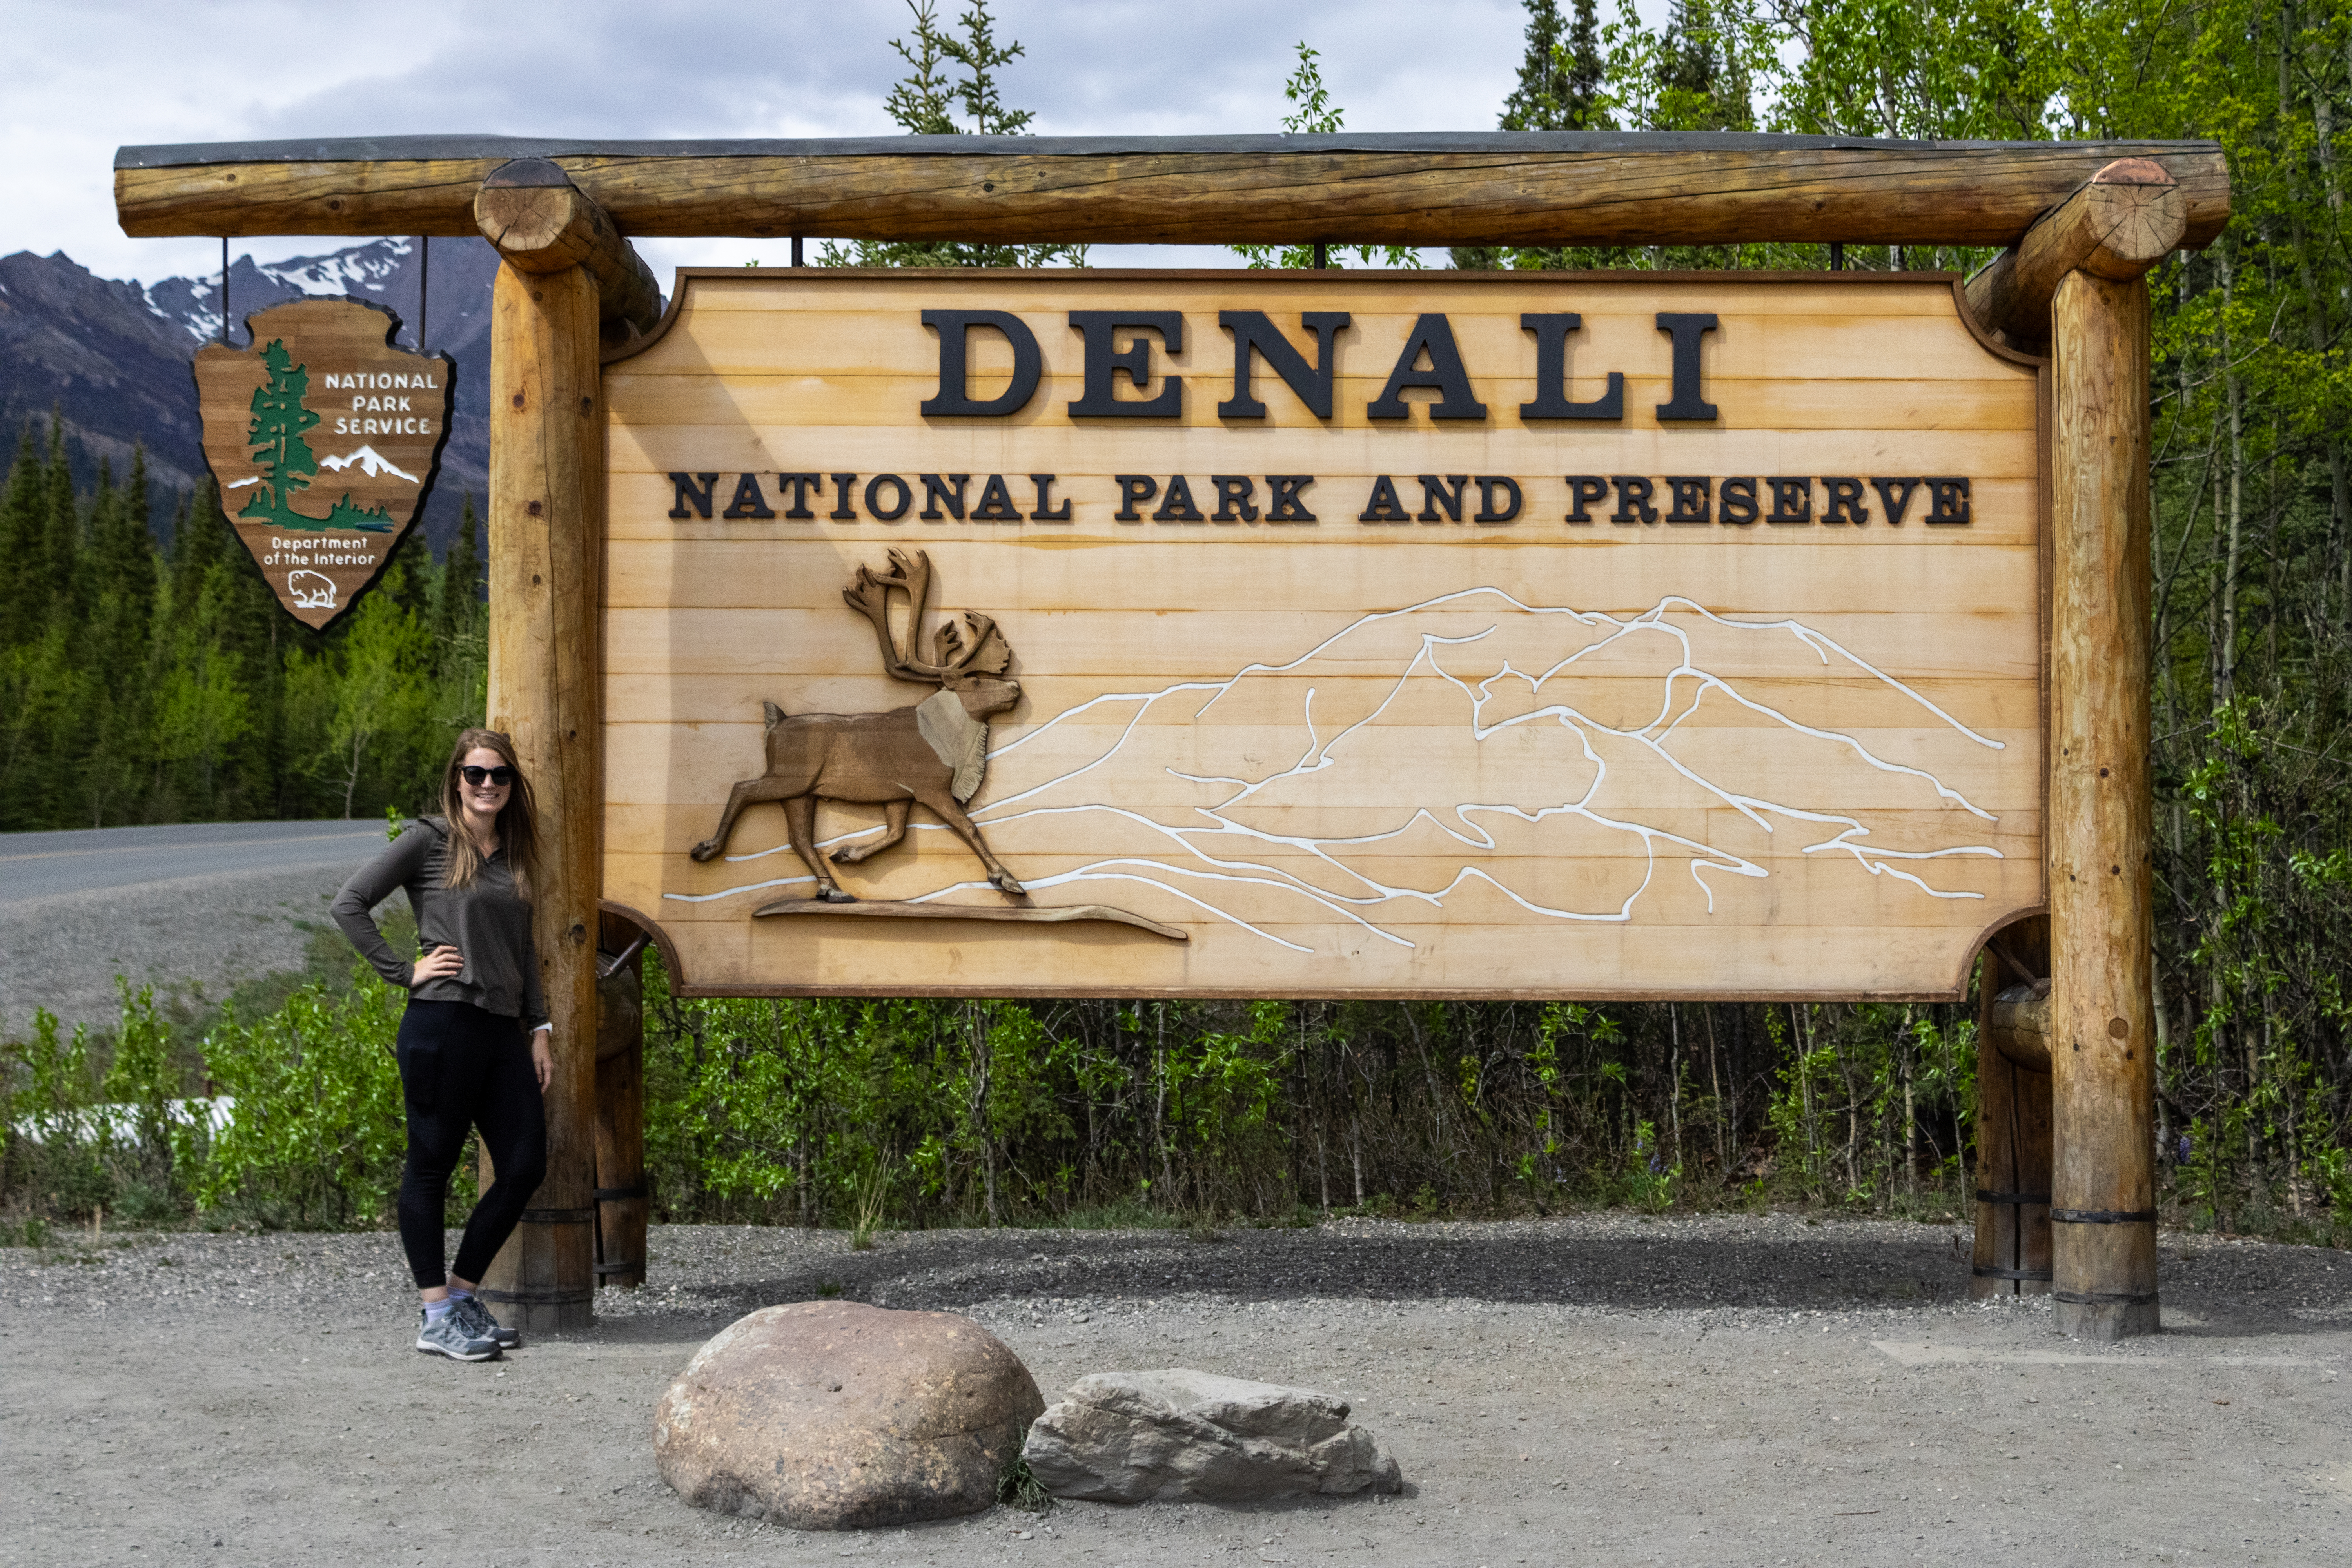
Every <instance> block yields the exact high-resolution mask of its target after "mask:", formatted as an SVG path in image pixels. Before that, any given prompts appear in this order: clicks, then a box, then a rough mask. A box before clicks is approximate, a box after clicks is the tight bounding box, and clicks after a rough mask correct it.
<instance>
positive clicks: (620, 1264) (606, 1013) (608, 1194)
mask: <svg viewBox="0 0 2352 1568" xmlns="http://www.w3.org/2000/svg"><path fill="white" fill-rule="evenodd" d="M644 942H645V939H644V937H643V935H642V934H641V933H640V932H639V931H637V929H636V927H635V926H634V925H632V924H630V923H629V922H628V921H625V920H622V919H620V918H619V917H617V916H614V915H609V914H608V915H606V916H605V917H604V935H603V939H602V940H601V941H600V942H598V944H597V945H598V946H599V947H600V948H601V949H603V950H604V951H605V952H610V953H612V954H613V957H614V964H613V966H612V970H611V973H607V974H605V975H604V978H603V979H601V980H599V981H598V982H597V985H596V990H597V1004H598V1006H597V1018H596V1194H595V1196H596V1284H597V1286H598V1287H599V1288H600V1289H601V1288H602V1287H604V1286H606V1285H618V1286H622V1287H624V1288H625V1289H635V1288H636V1287H638V1286H640V1285H642V1284H644V1283H645V1282H646V1212H647V1209H648V1206H649V1205H648V1204H647V1201H646V1065H645V1049H646V1013H645V963H646V960H645V949H644Z"/></svg>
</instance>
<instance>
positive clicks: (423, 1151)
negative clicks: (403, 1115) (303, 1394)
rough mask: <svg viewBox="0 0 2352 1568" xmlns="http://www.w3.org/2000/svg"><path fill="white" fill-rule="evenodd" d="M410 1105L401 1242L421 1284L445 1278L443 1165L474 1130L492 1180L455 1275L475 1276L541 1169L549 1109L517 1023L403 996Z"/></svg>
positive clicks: (405, 1093) (469, 1224) (401, 1052)
mask: <svg viewBox="0 0 2352 1568" xmlns="http://www.w3.org/2000/svg"><path fill="white" fill-rule="evenodd" d="M394 1054H395V1055H396V1056H397V1057H398V1058H399V1061H400V1083H401V1090H402V1097H403V1099H404V1100H405V1101H406V1102H407V1110H408V1163H407V1164H406V1166H405V1167H404V1168H403V1169H402V1171H401V1173H400V1245H401V1246H402V1247H404V1249H406V1251H407V1253H408V1267H409V1270H410V1272H412V1273H414V1274H415V1276H416V1283H417V1286H418V1287H419V1288H420V1289H432V1288H433V1287H435V1286H437V1285H446V1284H447V1283H448V1280H449V1277H448V1274H447V1272H446V1270H445V1269H444V1268H443V1267H442V1262H441V1258H442V1250H441V1249H442V1235H441V1220H442V1213H443V1207H442V1205H443V1203H444V1201H445V1199H446V1194H447V1193H448V1190H449V1173H450V1172H451V1171H453V1170H455V1169H456V1168H457V1158H458V1156H459V1155H460V1154H462V1153H464V1152H465V1149H466V1133H467V1129H469V1128H474V1127H478V1128H480V1129H481V1130H482V1147H483V1148H485V1149H488V1151H489V1152H490V1164H491V1168H492V1169H493V1171H494V1172H495V1173H496V1174H497V1180H495V1181H493V1182H492V1183H491V1184H490V1190H489V1191H488V1192H487V1193H484V1194H482V1195H481V1198H480V1200H479V1201H478V1202H477V1203H476V1204H475V1205H474V1212H473V1214H472V1215H471V1216H469V1217H468V1218H467V1221H466V1237H465V1240H464V1241H463V1242H461V1243H460V1244H459V1245H458V1247H457V1278H458V1279H472V1280H479V1279H481V1277H482V1272H483V1270H485V1269H487V1268H489V1266H490V1259H491V1258H495V1257H497V1256H498V1251H499V1247H503V1246H505V1245H506V1239H507V1237H509V1235H511V1234H512V1233H513V1231H514V1227H515V1225H516V1223H517V1222H518V1221H520V1219H521V1218H522V1211H523V1208H524V1206H525V1205H528V1204H529V1203H530V1195H531V1194H533V1193H534V1192H537V1191H538V1190H539V1184H540V1183H541V1181H542V1180H544V1179H545V1178H546V1175H547V1111H546V1109H545V1107H544V1106H542V1105H541V1102H540V1094H539V1075H538V1074H537V1073H536V1072H534V1071H533V1070H532V1068H531V1065H530V1038H529V1037H527V1036H526V1035H524V1033H523V1032H522V1022H521V1020H520V1019H517V1018H509V1017H503V1016H500V1015H499V1014H496V1013H486V1012H484V1011H483V1010H482V1009H481V1008H479V1007H477V1006H475V1005H473V1004H471V1003H469V1002H423V1001H419V1000H417V999H416V998H415V997H411V998H410V999H409V1003H408V1011H407V1012H405V1013H404V1014H402V1015H401V1017H400V1039H399V1043H398V1044H397V1045H396V1046H395V1047H394Z"/></svg>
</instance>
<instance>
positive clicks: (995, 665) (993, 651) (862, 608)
mask: <svg viewBox="0 0 2352 1568" xmlns="http://www.w3.org/2000/svg"><path fill="white" fill-rule="evenodd" d="M893 588H897V589H899V590H901V591H903V592H904V593H905V594H906V595H907V604H908V615H907V640H906V642H905V643H904V645H903V646H902V645H901V644H900V643H899V641H898V637H895V636H894V635H892V633H891V630H890V590H892V589H893ZM930 594H931V558H930V557H929V556H928V555H926V554H924V553H923V552H921V551H919V550H918V551H916V552H914V553H913V554H912V555H911V556H910V555H908V552H905V551H903V550H893V551H891V552H890V570H889V572H888V573H887V574H884V573H879V572H877V571H875V570H874V569H873V568H872V567H870V566H860V567H859V568H858V569H857V580H856V582H855V583H853V584H850V585H849V586H848V587H846V588H844V589H843V590H842V591H841V596H842V598H843V600H844V601H845V602H846V603H847V604H848V605H849V607H850V608H851V609H853V610H856V611H858V612H860V613H861V614H863V615H864V616H866V619H867V620H869V621H872V622H873V623H874V635H875V637H876V638H877V640H878V641H879V642H880V643H881V645H882V665H883V668H886V669H887V670H888V671H889V672H890V673H891V674H893V675H895V676H897V677H898V679H901V680H928V681H936V682H938V683H939V684H940V685H941V686H943V687H945V688H947V689H949V690H950V691H953V690H955V689H958V688H959V687H961V685H962V684H963V682H964V679H965V678H967V677H970V676H977V675H1003V673H1004V672H1005V671H1006V670H1007V669H1009V668H1012V665H1013V649H1012V648H1011V647H1008V646H1006V644H1005V641H1004V638H1003V637H1002V636H1000V635H998V633H997V630H996V623H995V622H994V621H992V620H991V619H990V618H989V617H988V616H983V615H982V614H981V613H980V612H979V611H977V610H968V611H966V612H965V613H964V619H965V620H966V621H967V622H969V623H970V624H971V645H970V646H969V647H966V646H965V643H964V634H963V632H962V631H961V629H960V628H959V627H958V626H956V624H955V622H954V621H952V620H950V621H949V622H948V623H947V624H946V625H945V626H941V627H940V630H939V636H938V637H937V638H936V639H935V641H934V643H933V645H932V646H933V647H935V648H936V649H937V650H938V651H937V652H936V654H935V655H934V656H933V657H934V658H935V660H936V662H934V663H930V664H925V663H924V662H922V660H921V659H919V658H917V657H916V652H915V650H916V649H917V648H918V647H920V646H921V644H922V634H923V605H924V601H925V600H927V599H929V597H930Z"/></svg>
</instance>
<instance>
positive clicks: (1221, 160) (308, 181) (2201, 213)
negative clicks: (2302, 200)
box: [115, 132, 2230, 247]
mask: <svg viewBox="0 0 2352 1568" xmlns="http://www.w3.org/2000/svg"><path fill="white" fill-rule="evenodd" d="M518 157H536V158H545V159H547V160H549V161H550V162H551V163H555V164H557V165H559V166H560V167H562V169H563V170H564V171H565V172H566V173H567V174H569V175H570V176H571V178H572V182H573V183H574V184H577V185H578V186H579V187H580V188H581V189H582V190H583V191H584V192H586V193H587V194H588V195H589V196H590V197H592V198H593V200H594V201H595V202H596V204H597V205H599V206H601V207H603V208H604V211H605V212H607V213H608V214H610V215H611V216H612V219H613V221H614V224H615V225H616V226H618V227H619V229H620V231H621V232H622V233H623V234H628V235H647V236H651V235H663V236H699V237H720V236H733V237H765V236H785V235H808V236H818V235H822V236H825V237H833V238H840V239H873V240H934V239H956V240H967V241H989V242H997V243H1014V242H1019V243H1024V244H1035V243H1044V242H1055V243H1099V244H1113V243H1127V242H1151V243H1160V244H1229V243H1235V242H1244V241H1247V242H1262V243H1295V242H1305V241H1313V240H1318V239H1324V240H1338V241H1347V242H1350V243H1361V244H1395V245H1459V244H1471V243H1477V244H1493V245H1626V244H1643V245H1727V244H1740V243H1748V242H1754V241H1760V240H1778V241H1785V242H1790V243H1811V242H1825V241H1832V240H1838V241H1843V242H1845V243H1848V244H1869V245H1954V246H1960V245H1968V246H1979V245H2010V244H2013V243H2014V242H2016V241H2017V240H2018V239H2019V238H2020V237H2022V236H2023V235H2024V234H2025V232H2026V231H2027V229H2028V228H2029V227H2030V226H2032V224H2033V221H2034V219H2035V218H2036V217H2038V216H2041V215H2042V213H2044V212H2045V211H2047V210H2048V209H2050V208H2051V207H2053V206H2055V205H2058V204H2059V203H2060V202H2062V201H2063V200H2065V198H2066V197H2067V196H2068V195H2070V194H2071V193H2073V192H2074V190H2076V189H2077V188H2078V187H2080V186H2081V185H2083V184H2085V183H2086V182H2088V181H2089V180H2090V178H2091V176H2092V175H2093V174H2095V173H2096V172H2097V171H2098V170H2100V169H2101V168H2103V167H2105V166H2106V165H2107V164H2109V163H2114V162H2115V161H2116V160H2117V159H2118V158H2127V157H2138V158H2146V159H2149V160H2152V161H2154V162H2155V163H2159V164H2161V165H2162V166H2163V167H2164V168H2165V169H2166V170H2167V171H2168V173H2169V174H2170V175H2171V177H2172V179H2173V180H2174V182H2175V183H2176V184H2178V185H2179V189H2180V193H2181V195H2180V199H2181V203H2182V207H2183V211H2184V213H2185V216H2186V225H2187V226H2186V230H2185V233H2184V236H2183V238H2182V240H2181V243H2182V244H2184V245H2188V246H2190V247H2196V246H2201V245H2203V244H2205V243H2206V242H2207V241H2209V240H2210V239H2211V238H2212V237H2214V236H2215V235H2216V234H2218V233H2220V232H2221V226H2222V225H2223V224H2225V223H2226V222H2228V220H2229V216H2230V177H2229V170H2228V167H2227V165H2226V164H2225V163H2224V162H2223V160H2222V157H2221V149H2220V147H2219V146H2218V145H2216V144H2215V143H2213V142H1872V141H1860V140H1851V139H1846V138H1838V137H1822V136H1766V135H1747V134H1712V133H1710V134H1680V133H1673V134H1668V133H1655V134H1647V133H1632V132H1626V133H1619V132H1540V133H1538V132H1486V133H1476V134H1464V135H1446V136H1252V137H1158V138H1133V139H1123V140H1114V139H1108V138H1066V139H1055V138H1045V137H1021V138H1005V137H988V136H956V137H946V136H941V137H929V136H909V137H902V138H897V139H890V140H882V139H869V140H866V141H856V142H638V143H628V144H621V145H608V146H604V147H598V146H593V145H588V144H583V143H579V142H548V141H526V140H524V139H521V138H505V139H499V138H479V139H475V138H456V137H401V138H391V139H384V140H376V141H367V142H310V143H302V144H289V143H266V142H246V143H226V144H221V145H215V146H196V147H143V148H142V147H133V148H125V149H123V150H122V152H121V153H120V154H118V155H117V157H116V160H115V205H116V210H117V212H118V214H119V215H120V216H121V222H122V229H123V232H124V233H125V234H129V235H131V236H134V237H161V236H169V235H216V234H217V235H262V234H319V235H364V234H472V233H474V232H476V228H475V224H474V219H473V214H472V210H471V209H472V203H473V198H474V193H475V191H476V190H477V189H478V187H479V186H480V185H481V184H482V182H483V180H484V179H486V178H487V177H488V175H489V174H490V173H491V172H492V171H493V170H494V169H496V168H497V167H498V166H499V164H501V163H506V162H507V161H508V160H509V159H511V158H518Z"/></svg>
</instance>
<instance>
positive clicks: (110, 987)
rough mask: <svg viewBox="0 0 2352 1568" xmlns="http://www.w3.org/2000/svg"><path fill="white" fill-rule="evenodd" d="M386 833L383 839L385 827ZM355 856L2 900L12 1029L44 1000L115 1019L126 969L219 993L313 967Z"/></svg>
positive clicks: (69, 1011)
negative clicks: (117, 980) (316, 940)
mask: <svg viewBox="0 0 2352 1568" xmlns="http://www.w3.org/2000/svg"><path fill="white" fill-rule="evenodd" d="M377 836H378V837H379V838H380V837H382V833H381V831H380V830H379V832H378V835H377ZM351 871H352V868H351V867H350V866H349V865H345V864H336V865H331V866H306V867H301V868H294V869H275V870H266V871H226V872H216V873H212V874H208V875H205V876H196V877H178V878H173V879H170V880H167V881H161V882H144V883H141V884H139V885H137V886H134V887H124V888H100V889H90V890H86V891H82V892H73V893H56V894H51V895H49V896H48V897H46V898H36V899H19V900H13V901H10V902H6V903H0V1037H15V1038H22V1037H25V1036H26V1035H28V1034H30V1033H31V1032H32V1027H33V1009H34V1008H35V1007H37V1006H39V1007H47V1009H48V1010H49V1011H50V1012H52V1013H54V1014H56V1015H57V1016H58V1020H59V1022H61V1023H63V1024H64V1025H65V1026H66V1027H68V1028H71V1027H72V1026H74V1025H76V1024H79V1023H87V1024H89V1025H91V1026H97V1027H111V1026H112V1025H113V1024H114V1021H115V1019H116V1018H117V1017H118V1016H121V1003H120V1001H119V999H118V998H117V996H116V994H115V989H114V977H115V975H116V974H118V973H120V974H121V975H123V976H124V977H125V978H127V979H128V980H130V982H131V984H133V985H140V984H153V985H154V987H155V990H156V995H157V999H158V1000H159V1001H160V1000H161V999H163V997H164V996H165V995H167V994H170V993H172V992H173V991H174V990H178V991H180V992H182V993H184V994H189V995H192V996H196V997H199V998H202V999H210V1000H212V1001H218V1000H219V999H220V998H222V997H223V996H226V994H228V993H229V991H230V990H231V989H232V988H234V987H235V986H236V984H239V983H240V982H242V981H246V980H252V979H256V978H258V977H259V976H261V975H264V974H268V973H276V972H278V971H281V970H299V969H300V968H301V967H302V966H303V962H304V959H305V957H306V954H307V952H308V949H309V944H310V932H311V931H314V930H317V929H318V928H320V927H323V926H326V925H328V924H329V923H330V921H329V919H328V915H327V906H328V905H329V904H331V903H332V902H333V901H334V898H335V892H336V889H339V888H341V886H342V885H343V880H344V879H345V878H347V877H349V876H350V875H351Z"/></svg>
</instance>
